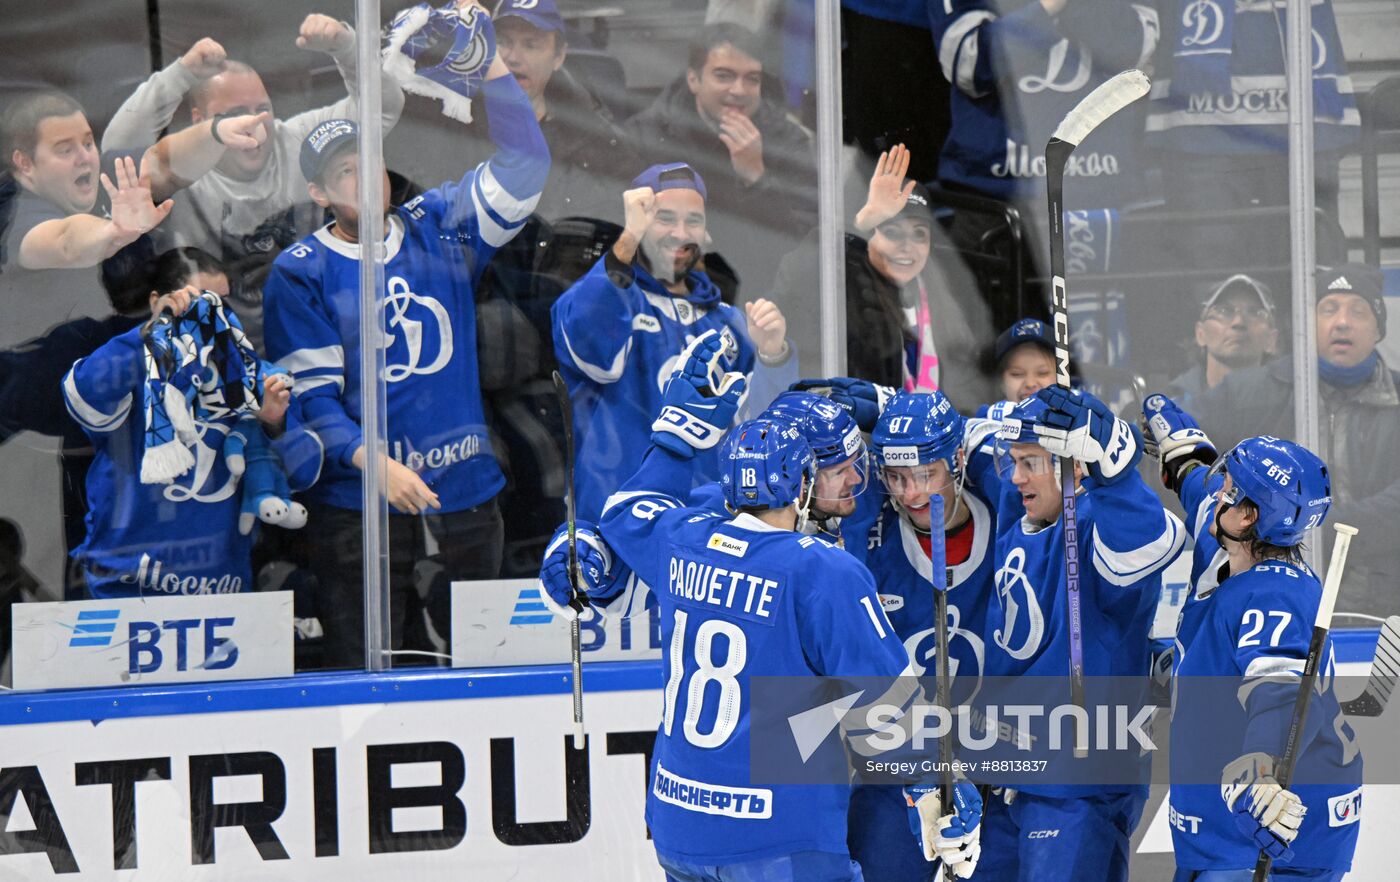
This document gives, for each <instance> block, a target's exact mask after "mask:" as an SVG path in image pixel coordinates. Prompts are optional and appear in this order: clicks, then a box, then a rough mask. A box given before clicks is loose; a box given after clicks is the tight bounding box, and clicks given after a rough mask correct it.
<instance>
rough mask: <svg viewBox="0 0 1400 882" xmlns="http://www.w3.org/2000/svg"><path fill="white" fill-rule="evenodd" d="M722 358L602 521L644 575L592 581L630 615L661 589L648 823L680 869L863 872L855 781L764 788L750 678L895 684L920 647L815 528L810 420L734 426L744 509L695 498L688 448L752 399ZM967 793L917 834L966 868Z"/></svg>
mask: <svg viewBox="0 0 1400 882" xmlns="http://www.w3.org/2000/svg"><path fill="white" fill-rule="evenodd" d="M710 340H713V338H710ZM706 342H708V341H706ZM720 357H721V350H720V347H719V346H718V345H717V342H709V345H702V347H700V348H698V349H696V350H695V351H694V353H693V355H692V357H691V358H689V359H688V361H687V363H686V365H685V366H684V368H683V370H682V371H680V372H679V373H678V374H677V375H676V378H675V379H674V380H672V381H671V382H670V383H669V384H668V387H667V390H666V397H665V400H666V402H667V406H666V409H665V411H664V413H669V414H670V416H669V417H665V416H663V418H660V419H657V420H656V422H655V423H654V425H653V433H652V442H653V443H652V446H651V448H650V449H649V450H648V452H647V453H646V455H645V458H644V460H643V462H642V466H641V468H640V469H639V470H638V471H637V473H636V474H635V475H634V476H633V477H632V478H631V479H629V480H628V481H626V482H625V483H624V484H623V485H622V487H621V488H620V489H619V490H618V492H617V493H616V494H614V496H613V497H612V498H611V499H610V500H609V501H608V505H607V507H606V508H605V510H604V513H603V523H602V529H603V531H604V532H605V533H606V535H607V536H608V537H609V543H610V544H611V545H612V546H613V548H615V550H616V557H617V558H620V559H621V560H622V561H625V562H626V564H627V565H630V567H632V568H635V571H636V576H637V577H638V578H633V579H624V578H619V577H620V576H621V575H622V574H623V573H624V572H625V570H626V569H627V567H626V566H621V565H619V564H618V563H615V562H613V561H601V560H600V563H601V565H598V564H596V563H595V564H594V565H590V564H588V563H587V562H585V564H584V567H583V570H584V582H585V586H584V587H585V588H586V589H587V590H588V593H589V596H590V598H591V600H592V601H593V602H594V604H595V605H597V606H599V607H601V608H603V609H617V608H624V609H625V608H626V607H627V605H628V601H627V599H626V595H627V594H628V593H631V592H632V591H634V590H635V589H636V586H637V584H638V581H639V580H640V581H641V582H645V583H648V584H650V585H652V586H655V594H656V597H657V600H658V603H659V605H660V609H661V617H662V639H663V642H664V644H665V645H666V646H667V647H668V650H667V652H666V654H665V657H664V661H663V676H664V680H665V682H666V684H667V686H666V690H665V699H664V709H663V718H662V723H661V727H660V730H659V732H658V734H657V740H656V748H655V751H654V754H653V763H652V769H651V776H650V782H651V786H650V792H649V794H648V798H647V821H648V824H649V826H650V828H651V831H652V836H653V840H654V842H655V844H656V849H657V855H658V857H659V859H660V861H661V863H662V866H663V868H664V869H665V870H666V873H667V878H668V879H669V880H675V882H691V880H696V882H699V880H714V882H718V880H720V879H724V880H734V882H759V880H774V882H779V880H793V882H797V880H803V882H806V880H859V879H860V878H861V874H860V868H859V867H858V865H856V864H855V863H853V862H852V861H851V859H850V856H849V854H848V852H847V849H846V812H847V801H848V796H849V790H848V788H847V787H845V786H842V785H802V786H793V785H787V786H781V785H779V786H773V787H753V786H750V782H751V780H752V777H753V776H752V775H751V773H750V770H749V750H750V746H749V744H748V740H747V733H748V731H749V713H750V708H749V702H750V693H749V683H750V678H751V677H754V676H781V675H789V676H810V675H824V676H855V675H871V676H895V675H898V674H900V673H907V671H908V657H907V655H906V653H905V652H904V649H903V647H902V646H901V645H900V642H899V639H898V637H897V636H895V634H894V633H893V629H891V628H890V626H889V623H888V621H887V620H886V618H885V616H884V613H883V612H882V611H881V610H880V608H879V601H878V599H877V596H876V594H875V591H874V586H873V583H872V581H871V578H870V574H869V572H868V571H867V570H865V569H864V567H862V566H861V565H860V564H859V562H857V561H856V560H855V559H854V558H852V557H851V556H850V555H848V554H845V553H844V552H842V551H840V550H839V549H837V548H836V547H835V546H834V545H832V544H831V543H828V542H826V541H825V540H823V539H820V538H818V537H813V536H804V535H802V534H801V532H800V529H801V527H802V525H803V521H805V520H806V518H807V516H808V511H809V507H810V504H811V495H812V491H813V487H814V479H815V462H814V457H813V454H812V451H811V448H810V447H809V446H808V445H807V443H806V442H805V441H804V440H803V439H802V436H801V434H800V433H799V432H798V430H797V429H796V428H795V427H793V426H791V425H784V424H782V423H778V422H770V421H766V420H755V421H750V422H746V423H744V424H742V425H740V426H739V427H737V428H736V429H734V430H732V431H731V432H730V433H729V437H728V438H727V439H726V441H725V443H724V453H723V457H722V462H723V464H724V465H723V467H722V475H721V484H722V485H723V487H724V488H725V500H726V503H727V505H728V508H729V512H728V513H726V514H720V513H717V512H713V511H708V510H704V509H696V508H687V507H683V506H682V503H681V502H680V497H681V496H683V495H684V494H685V493H686V492H687V491H688V490H689V487H690V481H691V469H690V463H689V460H690V458H691V457H693V456H694V455H695V453H696V452H697V451H696V449H695V448H693V447H692V446H691V444H690V440H691V439H693V438H696V437H697V436H700V435H704V434H706V433H707V432H708V429H709V427H710V426H712V425H714V423H716V422H718V423H721V424H722V423H724V422H725V420H726V418H732V415H733V414H734V413H735V412H737V409H738V401H739V397H740V395H741V394H742V389H743V379H742V376H741V375H739V374H738V373H737V372H731V373H729V374H728V375H727V376H726V377H725V379H724V380H723V381H722V382H721V383H720V384H719V385H718V386H714V385H713V384H712V382H711V380H710V377H711V375H712V367H713V366H714V365H716V364H717V363H718V361H719V359H720ZM716 390H722V391H720V393H719V395H718V396H717V397H716V396H714V395H713V394H712V393H713V392H715V391H716ZM702 449H703V448H702ZM582 550H583V549H582V548H581V551H582ZM589 550H590V551H593V552H596V550H597V549H596V548H590V549H589ZM591 556H592V555H591V554H590V555H589V557H591ZM700 572H704V573H705V574H707V575H706V577H705V584H707V585H715V584H721V583H722V584H725V585H731V586H747V587H740V588H737V589H736V590H724V591H715V590H707V589H705V588H703V587H701V588H700V589H699V590H696V587H697V585H698V584H699V583H697V582H696V581H695V579H696V578H697V576H695V574H697V573H700ZM546 578H548V577H546ZM715 579H719V580H720V582H718V583H717V582H715V581H714V580H715ZM721 651H722V653H723V658H722V659H719V658H717V657H716V656H717V654H718V653H720V652H721ZM902 682H905V683H908V682H910V681H908V679H907V678H905V679H904V680H903V681H902ZM709 683H716V684H717V685H718V687H719V688H718V689H707V688H706V685H707V684H709ZM910 697H911V698H912V695H911V696H910ZM697 794H698V795H699V799H697V798H696V797H697ZM741 797H742V798H741ZM955 800H956V802H957V804H958V805H959V806H960V809H959V811H958V812H956V813H950V814H948V815H942V814H941V813H940V811H939V806H938V797H937V795H936V792H934V793H926V794H924V795H922V797H921V798H920V799H919V800H918V803H917V805H916V806H915V807H914V808H912V809H910V814H911V815H913V823H912V824H911V826H912V827H913V828H914V829H915V830H916V831H917V833H918V835H919V836H920V837H921V838H922V839H923V841H925V842H926V849H927V851H926V853H927V854H929V855H934V854H937V855H940V856H944V857H945V858H946V859H947V860H949V862H950V864H952V865H953V866H954V867H955V868H957V870H958V872H959V874H960V875H961V876H962V877H964V878H965V877H966V876H968V875H970V874H971V872H972V870H973V868H974V867H975V864H976V856H977V847H978V846H977V835H978V834H977V821H978V819H979V815H980V804H979V802H980V801H979V800H977V798H976V795H975V790H974V789H973V788H971V787H970V785H968V784H967V783H966V782H963V783H962V784H960V785H958V789H957V793H956V796H955ZM721 801H722V802H721ZM706 802H708V803H709V805H708V806H707V805H705V803H706ZM721 804H724V805H725V807H724V808H723V809H720V808H718V807H719V806H720V805H721Z"/></svg>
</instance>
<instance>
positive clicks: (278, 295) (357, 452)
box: [264, 14, 549, 666]
mask: <svg viewBox="0 0 1400 882" xmlns="http://www.w3.org/2000/svg"><path fill="white" fill-rule="evenodd" d="M444 20H445V21H447V22H448V27H449V28H453V27H455V28H456V29H457V31H458V33H457V36H456V40H455V45H456V46H462V47H467V48H469V49H470V48H471V47H475V46H480V45H482V42H483V41H482V40H481V39H477V38H478V37H481V36H483V35H484V36H485V37H486V39H485V41H484V43H485V45H486V46H488V47H491V46H494V42H493V41H492V40H491V39H490V35H491V31H490V28H491V25H490V21H489V19H488V18H487V17H486V16H485V15H484V14H477V15H473V16H471V17H470V18H468V17H463V16H450V17H448V18H447V19H444ZM464 28H470V29H477V30H473V31H472V32H471V33H466V34H464V33H461V30H462V29H464ZM460 60H461V62H462V64H460V65H454V64H452V63H451V61H452V59H448V61H447V62H445V63H444V65H443V66H440V67H441V69H444V70H447V69H450V70H452V71H457V72H458V73H463V74H465V73H466V72H464V71H462V70H460V68H462V66H463V65H465V64H467V63H471V64H477V63H479V64H480V68H478V69H476V75H478V76H479V75H481V73H482V72H483V71H484V82H482V83H480V95H481V97H483V98H484V104H485V107H486V115H487V118H488V120H489V122H490V129H491V137H492V139H493V140H494V142H495V144H496V147H497V152H496V154H495V155H494V156H492V157H491V159H490V160H489V161H487V162H485V163H482V164H481V165H479V166H477V167H476V168H474V169H472V170H470V171H468V172H467V173H466V174H465V175H464V176H463V177H462V179H461V181H459V182H456V183H446V184H443V185H442V186H441V187H437V188H434V189H432V190H429V191H427V192H426V193H424V194H423V195H421V196H419V197H416V198H415V199H412V200H410V201H409V202H408V203H406V204H405V205H403V206H402V207H400V208H397V209H393V210H392V211H390V210H388V205H387V203H386V205H385V209H386V214H387V219H386V224H385V226H386V232H387V236H386V239H385V242H384V247H385V266H384V277H385V282H386V287H387V291H386V294H385V298H384V326H385V332H386V341H385V346H386V351H385V355H384V360H385V369H384V380H385V383H386V385H387V400H388V456H387V457H386V462H385V468H386V473H387V476H388V487H387V494H388V498H389V504H390V505H391V506H392V507H393V511H394V514H393V515H391V516H390V519H389V520H390V528H389V530H390V538H389V542H390V561H391V563H390V584H391V595H390V596H391V609H392V616H391V618H392V634H393V642H394V645H395V648H397V647H398V645H399V644H400V642H401V639H402V634H403V626H404V620H405V616H406V614H407V609H408V604H409V597H410V594H412V595H413V596H414V597H417V592H416V591H415V590H414V588H415V586H414V584H413V583H414V581H415V580H416V579H419V578H420V577H423V578H426V577H427V576H426V575H425V574H431V573H433V572H436V573H445V576H446V578H431V579H430V584H429V585H425V586H423V589H424V590H425V591H428V592H429V593H428V598H427V607H428V611H429V613H430V615H431V616H432V621H433V624H434V625H436V627H437V630H438V631H439V633H440V634H442V635H443V636H446V634H447V630H448V619H449V616H448V614H447V612H446V608H447V602H448V597H447V585H448V582H449V581H450V579H453V578H489V577H492V576H494V575H495V574H496V572H497V571H498V570H499V567H500V561H501V547H502V531H503V527H502V522H501V515H500V511H499V508H498V507H497V504H496V502H495V497H496V494H497V493H499V492H500V490H501V487H502V486H503V484H504V477H503V476H502V474H501V471H500V468H499V467H498V466H497V464H496V458H495V456H494V455H493V453H492V451H491V444H490V441H489V438H488V434H487V428H486V418H485V413H484V411H483V406H482V400H481V391H480V385H479V383H478V375H479V371H478V364H477V350H476V344H477V329H476V303H475V289H476V286H477V284H478V282H479V281H480V279H481V276H482V273H483V272H484V271H485V269H486V264H487V263H488V262H489V261H490V259H491V256H492V255H493V254H494V253H495V251H496V249H498V248H500V247H501V246H502V245H504V244H506V243H507V242H509V241H510V239H511V238H512V237H513V236H514V235H515V234H516V232H517V231H518V230H519V229H520V227H521V225H522V223H523V222H524V220H525V219H526V217H528V216H529V214H530V212H531V210H532V209H533V207H534V205H535V203H536V201H537V200H538V199H539V194H540V191H541V189H542V188H543V186H544V182H545V177H546V175H547V174H548V171H549V150H548V148H547V147H546V145H545V141H544V137H543V135H541V133H540V127H539V124H538V122H536V120H535V114H534V111H533V110H532V109H531V107H530V101H529V99H528V98H527V97H526V96H525V93H524V92H523V91H522V90H521V88H520V86H519V84H518V83H517V82H516V80H515V78H514V77H513V76H511V74H510V71H509V70H508V69H507V68H506V66H505V64H504V62H502V61H501V60H500V59H499V58H497V57H495V55H494V53H491V52H488V53H485V55H484V57H476V56H467V55H464V56H463V58H462V59H460ZM438 69H439V68H434V70H438ZM470 79H471V77H465V76H464V77H463V78H460V79H452V78H449V80H448V82H449V83H450V84H451V85H452V86H453V87H454V88H459V89H462V90H463V91H464V92H470V91H471V90H470V89H467V88H466V86H465V84H466V82H467V81H468V80H470ZM462 97H468V98H469V97H471V95H470V94H465V95H463V96H462ZM357 132H358V130H357V128H356V126H355V123H353V122H351V121H350V120H329V121H327V122H324V123H322V124H321V125H319V126H317V127H316V129H314V130H313V131H312V132H311V134H310V135H309V136H308V137H307V138H306V141H305V142H304V144H303V147H302V164H303V171H304V172H305V174H306V178H307V180H308V181H310V182H311V183H310V184H309V186H308V189H309V190H310V193H311V198H312V199H313V200H314V201H315V202H316V203H317V204H318V205H321V206H323V207H325V208H327V209H328V210H329V211H330V212H331V214H332V215H333V217H334V221H333V222H332V223H331V224H329V225H327V226H326V227H324V228H322V229H320V230H318V231H317V232H316V233H314V234H313V235H311V236H308V237H307V238H305V239H303V240H302V241H300V242H298V243H297V244H296V245H293V246H292V247H290V248H288V249H287V250H285V251H284V252H282V254H281V255H280V256H279V257H278V258H277V260H276V262H275V263H274V264H273V268H272V272H271V274H270V276H269V277H268V281H267V284H266V286H265V288H264V292H265V296H266V338H267V347H268V353H269V355H270V356H271V357H272V358H274V359H276V360H277V361H278V362H279V363H281V364H283V365H284V366H286V367H287V368H288V369H289V370H291V371H292V373H293V375H294V376H295V377H296V380H297V383H296V389H297V395H298V397H299V399H300V400H301V402H302V406H303V407H304V408H305V410H306V413H307V417H308V419H309V420H310V421H311V423H312V425H313V426H314V427H315V428H316V431H317V432H318V433H319V434H320V435H321V437H322V438H323V439H324V440H325V442H326V469H325V472H324V473H323V474H322V476H321V480H320V481H319V482H318V483H317V485H316V486H315V487H314V488H312V489H311V490H310V491H309V492H308V493H307V494H306V500H307V502H308V507H309V508H310V509H312V516H313V517H314V518H316V520H317V522H318V524H319V525H320V526H319V528H318V529H317V530H316V531H315V532H314V533H313V534H312V536H311V541H312V544H313V553H312V557H311V559H312V569H313V570H314V571H315V573H316V576H317V582H318V591H319V595H318V604H317V607H318V613H319V617H320V619H321V623H322V625H323V626H324V627H325V633H326V642H325V647H326V657H327V661H328V663H330V664H332V665H336V666H347V665H359V664H361V663H362V662H363V659H364V649H363V634H364V626H363V621H364V609H363V601H362V596H363V594H362V590H361V581H362V574H361V569H362V567H361V560H362V554H363V551H362V548H361V543H360V520H361V518H360V507H361V501H360V493H361V470H362V469H363V467H364V464H365V443H364V439H363V438H362V437H361V431H360V383H361V376H360V358H359V351H360V307H359V271H360V270H359V261H360V244H359V218H358V213H357V207H356V205H357V203H356V199H357V196H356V194H357V192H358V181H359V174H360V169H359V167H358V166H359V163H358V157H357V153H356V151H355V149H354V146H355V143H356V139H357ZM370 173H372V174H379V175H383V174H385V172H384V170H383V169H382V168H380V169H373V170H371V171H370ZM385 193H386V200H387V193H388V186H387V183H386V186H385ZM420 516H421V517H420ZM423 648H428V647H423Z"/></svg>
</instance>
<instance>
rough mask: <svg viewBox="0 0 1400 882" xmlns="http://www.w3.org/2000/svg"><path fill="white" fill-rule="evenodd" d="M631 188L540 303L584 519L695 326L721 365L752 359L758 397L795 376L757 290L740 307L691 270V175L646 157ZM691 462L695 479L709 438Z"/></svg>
mask: <svg viewBox="0 0 1400 882" xmlns="http://www.w3.org/2000/svg"><path fill="white" fill-rule="evenodd" d="M632 187H633V189H631V190H628V191H627V192H626V193H624V194H623V206H624V212H625V222H624V227H623V231H622V235H621V236H620V237H619V238H618V240H617V242H616V243H615V244H614V245H613V247H612V248H611V249H609V250H608V252H607V253H606V254H604V255H603V257H602V258H601V259H600V260H599V261H598V262H597V263H596V264H594V265H593V268H592V269H591V270H589V271H588V273H587V275H585V276H584V277H583V278H581V279H579V280H578V282H576V283H575V284H574V285H573V287H571V288H569V290H567V291H565V292H564V294H563V295H562V296H561V297H560V298H559V299H558V300H557V301H556V302H555V304H554V306H553V307H552V308H551V310H550V315H551V318H552V321H553V325H554V350H555V353H556V354H557V355H558V358H559V370H560V373H561V374H563V376H564V379H565V380H567V381H568V384H569V395H570V397H571V398H572V399H573V408H574V424H575V432H576V433H577V437H578V455H577V457H576V461H575V469H576V472H575V474H576V480H577V482H578V515H579V517H581V518H587V519H594V518H597V516H598V512H599V511H601V510H602V507H603V501H604V500H605V499H607V497H608V494H609V493H611V492H612V491H613V490H615V489H616V488H617V485H618V484H619V483H621V481H622V479H623V478H625V477H627V476H628V475H629V474H631V472H632V469H633V467H634V466H635V464H636V463H637V462H638V461H639V460H640V459H641V455H642V453H643V452H644V451H645V450H646V446H647V433H648V426H650V425H651V420H652V418H653V417H654V416H655V415H656V412H657V411H658V410H659V408H660V404H661V393H662V389H663V387H664V386H665V384H666V381H667V380H668V379H669V378H670V376H671V373H672V371H674V370H675V368H676V366H677V365H679V364H681V363H683V361H684V358H683V356H682V352H683V351H684V350H685V348H686V346H687V344H689V343H690V342H691V341H692V340H693V339H694V338H695V337H698V336H700V335H701V334H703V333H705V332H706V331H710V330H715V331H719V332H720V333H721V335H723V337H724V341H725V346H726V359H727V365H726V369H730V370H737V371H740V372H742V373H744V374H755V368H756V367H757V368H760V370H758V371H757V373H756V375H755V376H753V379H754V381H755V382H754V384H753V387H752V389H751V394H752V395H753V396H754V398H755V404H757V405H758V406H759V407H762V406H765V405H766V404H767V403H768V401H770V400H772V398H773V397H774V395H775V394H776V392H777V391H778V390H780V389H783V388H785V387H786V386H787V383H788V382H789V381H790V380H793V379H796V377H797V374H796V371H797V360H796V359H794V358H793V357H792V348H791V345H790V344H789V342H788V340H787V323H786V320H785V319H784V318H783V315H782V312H781V311H780V310H779V309H778V308H777V306H775V305H774V304H772V303H771V302H769V301H767V300H764V299H758V300H755V301H753V302H752V303H750V304H748V305H747V306H746V307H745V312H740V311H739V310H738V309H735V308H734V307H732V306H730V305H729V304H727V303H723V302H721V300H720V292H719V288H718V287H716V285H715V284H714V282H712V281H711V280H710V277H709V276H708V275H707V274H706V273H705V271H704V269H703V262H702V261H703V247H704V243H705V241H706V236H707V234H706V215H705V204H706V190H705V182H704V180H702V179H701V177H700V175H699V174H698V173H697V172H696V171H695V170H694V169H692V168H691V167H690V166H688V165H686V164H684V163H680V162H677V163H671V164H668V165H655V166H652V167H651V168H648V169H647V170H646V171H644V172H642V173H641V174H640V175H638V176H637V178H636V180H634V181H633V182H632ZM745 313H747V315H745ZM717 440H718V439H716V441H717ZM694 465H695V471H696V480H695V483H696V484H697V485H699V484H701V483H704V482H707V481H713V480H714V479H715V478H716V477H718V471H717V463H716V460H715V451H714V450H713V449H711V450H707V451H705V452H703V453H702V454H700V455H699V456H698V457H696V460H695V463H694Z"/></svg>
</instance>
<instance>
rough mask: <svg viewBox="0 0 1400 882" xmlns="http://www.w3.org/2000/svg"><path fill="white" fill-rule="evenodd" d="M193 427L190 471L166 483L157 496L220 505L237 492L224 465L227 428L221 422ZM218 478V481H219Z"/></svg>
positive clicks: (197, 422) (230, 474)
mask: <svg viewBox="0 0 1400 882" xmlns="http://www.w3.org/2000/svg"><path fill="white" fill-rule="evenodd" d="M195 428H196V430H197V431H198V433H199V437H198V438H196V439H195V442H194V445H193V446H192V447H191V448H190V452H191V453H193V454H194V468H192V469H190V470H189V471H188V472H186V473H185V475H184V476H182V477H180V478H177V479H175V481H173V482H172V483H170V484H167V485H166V487H165V489H164V490H162V491H161V495H162V496H164V497H165V498H166V499H168V500H170V501H171V502H203V503H206V504H211V505H212V504H213V503H216V502H223V501H224V500H225V499H228V498H230V497H232V496H233V493H234V491H235V490H237V489H238V478H237V477H236V476H235V475H234V474H233V473H232V472H230V471H229V470H228V468H227V466H225V465H224V456H223V449H224V441H225V439H227V438H228V432H229V427H228V426H226V425H224V424H223V423H218V422H203V421H199V420H196V421H195ZM210 442H213V443H212V444H211V443H210ZM218 478H222V482H220V481H219V480H218Z"/></svg>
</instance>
